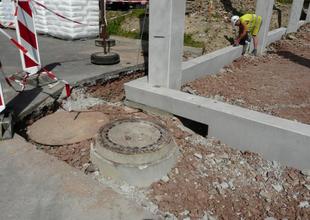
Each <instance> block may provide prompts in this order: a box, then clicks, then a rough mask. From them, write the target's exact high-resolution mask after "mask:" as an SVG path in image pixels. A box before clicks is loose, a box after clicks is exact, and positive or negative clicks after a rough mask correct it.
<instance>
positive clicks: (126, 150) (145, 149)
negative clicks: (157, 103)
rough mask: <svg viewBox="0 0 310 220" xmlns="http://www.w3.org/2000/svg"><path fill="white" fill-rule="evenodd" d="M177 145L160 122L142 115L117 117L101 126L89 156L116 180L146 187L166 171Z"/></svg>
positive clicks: (106, 173) (174, 154)
mask: <svg viewBox="0 0 310 220" xmlns="http://www.w3.org/2000/svg"><path fill="white" fill-rule="evenodd" d="M177 156H178V148H177V146H176V144H175V142H174V140H173V139H172V137H171V136H170V135H169V132H168V130H167V129H166V128H164V127H163V125H161V124H159V123H157V122H153V121H149V120H145V119H120V120H116V121H114V122H111V123H109V124H107V125H106V126H104V127H102V128H101V129H100V131H99V133H98V136H97V139H96V143H95V146H94V147H93V148H92V149H91V160H92V162H93V163H94V164H96V165H97V166H98V168H99V170H100V172H101V173H102V174H103V175H104V176H107V177H112V178H113V179H114V180H116V181H125V182H127V183H129V184H131V185H135V186H138V187H147V186H149V185H151V184H152V183H153V182H155V181H157V180H159V179H161V178H162V177H163V176H165V175H167V173H168V172H169V171H170V169H171V168H172V167H173V166H174V164H175V163H176V159H177Z"/></svg>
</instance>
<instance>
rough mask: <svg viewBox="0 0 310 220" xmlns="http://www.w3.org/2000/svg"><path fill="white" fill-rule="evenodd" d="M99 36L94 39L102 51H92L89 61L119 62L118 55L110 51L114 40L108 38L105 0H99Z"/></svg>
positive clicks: (99, 62)
mask: <svg viewBox="0 0 310 220" xmlns="http://www.w3.org/2000/svg"><path fill="white" fill-rule="evenodd" d="M99 10H100V15H99V38H100V39H97V40H95V45H96V46H98V47H102V48H103V52H97V53H93V54H92V55H91V62H92V63H93V64H97V65H113V64H117V63H119V62H120V56H119V55H118V54H117V53H115V52H111V47H113V46H115V44H116V43H115V40H113V39H110V36H109V33H108V30H107V29H108V24H107V19H106V0H99Z"/></svg>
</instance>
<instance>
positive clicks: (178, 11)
mask: <svg viewBox="0 0 310 220" xmlns="http://www.w3.org/2000/svg"><path fill="white" fill-rule="evenodd" d="M184 23H185V0H177V1H176V0H152V1H150V29H149V73H148V74H149V83H150V84H153V85H159V86H163V87H167V88H171V89H180V87H181V77H182V73H181V72H182V70H181V64H182V55H183V40H184Z"/></svg>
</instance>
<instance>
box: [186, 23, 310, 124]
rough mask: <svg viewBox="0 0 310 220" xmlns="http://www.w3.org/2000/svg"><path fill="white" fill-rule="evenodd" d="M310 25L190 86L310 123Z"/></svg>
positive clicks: (261, 110) (214, 96)
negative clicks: (262, 51)
mask: <svg viewBox="0 0 310 220" xmlns="http://www.w3.org/2000/svg"><path fill="white" fill-rule="evenodd" d="M309 73H310V25H309V24H308V25H306V26H304V27H302V28H301V30H300V31H299V32H298V33H296V34H294V35H290V36H288V39H285V40H281V41H280V42H277V43H275V44H273V45H271V46H270V47H269V51H268V53H267V55H265V56H262V57H257V58H256V57H255V58H254V57H248V56H247V57H243V58H241V59H239V60H237V61H235V62H234V63H233V64H232V65H231V66H229V67H227V68H226V69H225V70H223V71H222V73H219V74H216V75H209V76H206V77H204V78H201V79H197V80H195V81H193V82H191V83H189V84H188V85H187V86H189V87H190V88H191V89H192V90H193V91H196V92H197V93H198V94H199V95H201V96H205V97H211V98H215V99H218V100H220V101H226V102H229V103H231V104H236V105H239V106H242V107H246V108H249V109H252V110H257V111H260V112H264V113H268V114H271V115H275V116H279V117H282V118H286V119H290V120H297V121H300V122H303V123H306V124H310V74H309Z"/></svg>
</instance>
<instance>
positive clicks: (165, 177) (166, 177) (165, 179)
mask: <svg viewBox="0 0 310 220" xmlns="http://www.w3.org/2000/svg"><path fill="white" fill-rule="evenodd" d="M161 180H162V181H164V182H165V183H168V182H169V180H170V178H169V177H168V176H163V177H162V178H161Z"/></svg>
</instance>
